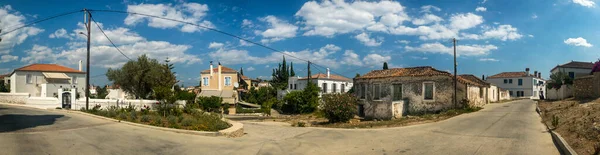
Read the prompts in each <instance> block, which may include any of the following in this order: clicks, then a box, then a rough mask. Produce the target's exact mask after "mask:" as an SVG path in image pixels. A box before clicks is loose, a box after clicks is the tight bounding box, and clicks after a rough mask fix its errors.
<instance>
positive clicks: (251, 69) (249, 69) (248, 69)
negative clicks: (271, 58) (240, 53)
mask: <svg viewBox="0 0 600 155" xmlns="http://www.w3.org/2000/svg"><path fill="white" fill-rule="evenodd" d="M246 70H247V71H253V70H256V68H254V67H248V68H246Z"/></svg>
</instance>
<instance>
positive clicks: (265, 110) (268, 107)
mask: <svg viewBox="0 0 600 155" xmlns="http://www.w3.org/2000/svg"><path fill="white" fill-rule="evenodd" d="M277 102H279V101H277V99H275V98H271V99H269V100H267V102H265V103H263V104H261V105H260V110H261V111H262V113H264V114H266V115H267V116H270V115H271V107H272V106H273V105H274V104H277Z"/></svg>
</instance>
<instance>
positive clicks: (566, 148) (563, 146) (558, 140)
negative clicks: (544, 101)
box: [535, 102, 577, 155]
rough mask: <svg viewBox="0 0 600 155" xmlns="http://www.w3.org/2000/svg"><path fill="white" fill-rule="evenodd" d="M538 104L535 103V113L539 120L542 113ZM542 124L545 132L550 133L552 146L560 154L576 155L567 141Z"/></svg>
mask: <svg viewBox="0 0 600 155" xmlns="http://www.w3.org/2000/svg"><path fill="white" fill-rule="evenodd" d="M538 103H539V102H536V103H535V111H536V112H537V113H538V116H540V118H541V117H542V111H541V110H540V107H539V106H538ZM542 124H544V126H546V130H548V132H549V133H550V136H552V141H553V142H554V145H555V146H556V148H557V149H558V151H559V152H560V154H564V155H577V152H575V150H573V148H571V146H570V145H569V143H567V141H566V140H565V139H563V138H562V136H560V134H558V133H557V132H554V131H553V130H550V127H548V125H547V124H546V123H545V122H542Z"/></svg>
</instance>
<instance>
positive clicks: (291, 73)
mask: <svg viewBox="0 0 600 155" xmlns="http://www.w3.org/2000/svg"><path fill="white" fill-rule="evenodd" d="M294 76H296V72H294V62H290V77H294Z"/></svg>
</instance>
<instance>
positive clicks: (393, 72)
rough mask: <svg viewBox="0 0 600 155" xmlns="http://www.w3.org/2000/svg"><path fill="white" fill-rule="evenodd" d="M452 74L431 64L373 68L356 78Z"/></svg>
mask: <svg viewBox="0 0 600 155" xmlns="http://www.w3.org/2000/svg"><path fill="white" fill-rule="evenodd" d="M434 75H446V76H450V75H452V74H450V73H448V72H445V71H440V70H437V69H435V68H433V67H431V66H422V67H410V68H391V69H386V70H373V71H371V72H369V73H367V74H365V75H363V76H360V77H357V79H369V78H383V77H406V76H413V77H415V76H434Z"/></svg>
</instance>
